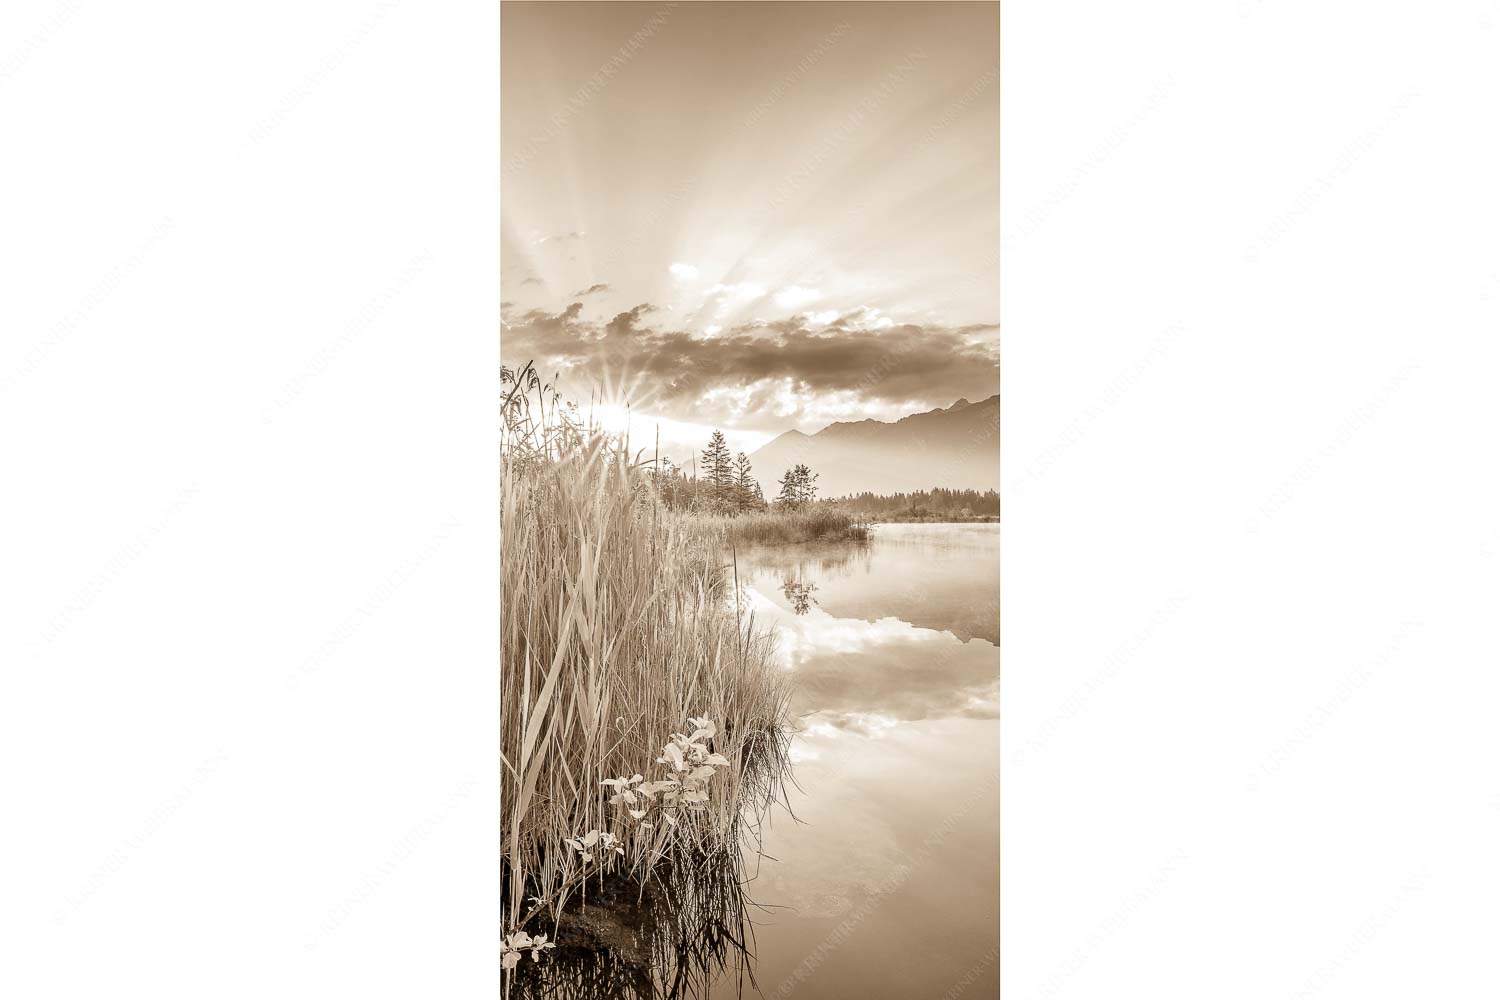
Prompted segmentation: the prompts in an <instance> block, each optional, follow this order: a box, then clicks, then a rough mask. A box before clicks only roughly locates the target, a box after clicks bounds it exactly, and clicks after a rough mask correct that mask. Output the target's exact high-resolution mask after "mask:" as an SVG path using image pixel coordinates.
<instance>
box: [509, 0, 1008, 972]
mask: <svg viewBox="0 0 1500 1000" xmlns="http://www.w3.org/2000/svg"><path fill="white" fill-rule="evenodd" d="M500 36H501V52H500V56H501V59H500V67H501V91H500V104H501V120H500V133H501V150H500V154H501V215H500V224H501V234H500V235H501V246H500V254H501V298H502V302H501V330H500V358H501V364H502V367H501V371H500V427H501V455H500V478H501V484H500V485H501V489H500V492H501V497H500V503H501V508H500V520H501V524H500V528H501V579H500V586H501V608H500V629H501V663H500V669H501V702H500V813H501V814H500V841H499V843H500V873H501V917H500V921H501V926H500V961H501V965H502V986H503V990H504V994H505V996H507V997H510V998H570V1000H571V998H577V1000H589V998H622V1000H623V998H643V1000H645V998H651V1000H655V998H716V1000H717V998H729V997H735V998H738V997H767V998H785V997H805V998H808V1000H843V998H859V1000H910V998H932V1000H939V998H942V1000H960V998H968V1000H988V998H992V997H996V996H998V982H999V962H1000V956H999V934H1000V928H999V922H1000V916H999V914H1000V903H999V878H1000V875H999V839H1000V830H999V794H1000V792H999V745H1000V744H999V732H1000V722H999V714H1000V713H999V688H1000V648H999V647H1000V593H999V572H1000V523H999V522H1000V515H1001V510H1000V495H999V486H1000V483H999V477H1000V331H999V312H1000V293H999V243H1000V218H999V215H1000V198H999V180H1000V177H999V174H1000V87H999V74H1000V66H999V62H1000V9H999V5H998V4H997V3H866V2H857V3H797V4H793V3H754V2H743V3H741V2H736V3H608V4H606V3H526V2H505V3H502V4H501V31H500Z"/></svg>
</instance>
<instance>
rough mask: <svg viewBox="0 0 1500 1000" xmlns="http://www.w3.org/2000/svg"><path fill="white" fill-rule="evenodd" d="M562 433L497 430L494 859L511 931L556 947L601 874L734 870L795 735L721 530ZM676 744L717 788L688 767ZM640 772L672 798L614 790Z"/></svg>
mask: <svg viewBox="0 0 1500 1000" xmlns="http://www.w3.org/2000/svg"><path fill="white" fill-rule="evenodd" d="M512 378H513V379H516V377H515V376H512ZM510 384H511V385H513V386H515V387H516V388H517V390H518V392H519V395H516V394H514V393H513V394H511V395H509V396H507V397H506V399H507V400H508V402H507V404H506V405H507V406H509V407H511V408H517V409H519V408H520V407H522V406H523V404H521V403H517V402H515V400H516V399H523V400H524V399H526V398H528V392H529V395H530V398H533V399H545V398H546V397H545V396H544V395H542V393H543V391H544V387H539V386H537V385H535V384H531V385H529V387H528V381H527V379H526V378H525V370H523V372H522V373H521V378H519V379H516V380H515V381H513V382H512V383H510ZM552 419H555V418H553V417H549V418H546V419H541V420H539V419H537V418H536V416H535V414H532V415H530V416H525V415H522V414H520V413H507V414H506V415H505V420H504V421H502V427H503V432H502V451H501V560H500V563H501V614H500V622H501V626H500V627H501V699H500V732H501V746H500V808H501V824H502V829H501V836H500V849H501V872H502V884H501V903H502V912H503V920H504V923H505V927H504V928H502V932H503V934H504V933H526V932H529V933H530V934H532V935H535V934H537V933H539V932H545V933H549V934H551V935H552V936H553V937H555V936H556V934H557V933H558V928H559V925H560V924H561V923H562V922H563V921H564V915H565V910H566V907H567V906H568V904H569V902H570V900H573V901H574V902H575V904H576V902H577V900H578V898H579V897H581V898H582V899H585V900H586V898H587V895H588V893H589V891H590V887H591V886H592V887H594V891H595V892H598V891H599V888H600V887H602V886H603V885H604V883H605V880H606V879H628V880H632V881H634V882H635V883H637V884H639V885H644V884H645V883H646V881H647V880H648V879H651V878H653V877H661V874H662V873H663V872H664V871H670V873H671V877H672V878H673V880H674V884H676V885H678V886H679V887H680V886H681V884H682V881H683V878H684V873H686V872H690V871H692V870H694V869H695V868H699V869H702V870H704V871H707V866H709V865H712V866H714V871H715V872H716V873H721V872H722V870H723V866H725V865H728V866H730V870H731V871H732V872H738V871H739V866H740V864H741V860H740V859H741V858H742V856H743V852H742V849H743V848H744V847H746V846H747V845H748V846H750V847H752V848H753V847H754V846H756V845H755V843H754V837H755V830H756V829H757V817H758V816H759V815H760V813H761V812H762V811H763V810H764V809H765V808H766V807H767V806H768V805H769V804H770V803H771V802H772V801H774V800H775V799H776V798H777V797H778V796H779V795H780V794H781V792H780V789H781V782H782V780H783V778H784V777H785V775H786V773H787V769H788V767H789V764H788V757H787V740H788V729H789V721H788V710H787V690H786V683H785V678H784V676H783V675H782V673H781V671H780V669H779V667H778V666H777V664H776V662H775V658H774V648H773V642H774V637H773V635H772V634H771V633H768V632H766V631H763V630H758V629H757V628H756V626H755V622H754V620H753V618H752V617H749V616H745V617H741V615H740V613H739V611H738V608H737V603H736V601H735V600H734V587H735V581H734V579H733V573H732V569H726V564H727V563H729V560H728V559H727V553H726V549H725V538H724V533H723V531H722V529H721V528H720V527H718V526H716V525H713V524H705V523H701V522H699V521H696V520H693V519H690V518H686V517H683V516H680V515H675V514H672V513H671V512H669V511H667V510H665V509H664V507H663V506H662V505H661V504H660V503H659V501H658V500H657V499H656V497H655V495H654V493H653V491H652V490H651V488H650V485H649V483H648V482H647V480H646V477H645V476H644V475H643V473H642V471H641V470H640V468H639V467H638V466H636V465H634V464H632V463H631V461H630V460H629V458H628V454H627V452H626V449H625V447H624V446H623V442H619V441H613V442H612V441H610V440H608V439H606V438H604V437H602V436H600V435H597V434H591V433H589V432H588V430H587V428H584V429H582V430H579V429H578V428H576V427H574V428H572V429H571V430H568V429H563V430H559V429H557V428H556V427H554V426H550V425H549V421H550V420H552ZM730 565H732V564H730ZM689 720H693V721H691V722H690V721H689ZM705 733H706V735H705ZM673 734H678V735H679V736H680V737H681V738H682V740H684V741H688V743H685V744H683V745H689V744H692V745H696V746H697V747H700V748H701V750H699V751H697V752H698V754H699V756H700V757H701V756H703V755H704V754H711V755H712V758H713V760H712V761H711V762H710V763H708V764H707V765H704V766H705V767H706V768H707V771H708V772H709V773H708V774H706V775H700V776H699V777H697V778H694V777H692V774H691V773H688V771H685V770H679V769H677V768H676V767H675V765H674V763H673V758H672V757H671V756H670V755H669V754H668V753H667V752H665V751H664V747H665V746H666V745H667V744H668V743H669V742H671V740H672V737H673ZM690 734H691V735H690ZM720 762H722V763H720ZM694 773H696V771H695V772H694ZM636 775H640V776H641V781H640V782H635V783H634V787H635V788H636V790H637V791H640V787H639V786H640V784H641V783H646V784H648V786H649V785H650V784H651V783H660V785H661V786H662V787H661V788H660V789H658V790H657V791H658V792H659V794H655V795H651V796H647V795H644V794H642V795H639V796H637V795H635V794H634V793H632V795H631V796H629V798H630V799H631V800H632V801H631V802H626V801H624V800H623V799H622V797H621V794H620V785H619V784H618V783H615V784H605V782H606V781H611V782H618V779H621V778H625V779H633V778H634V777H635V776H636ZM671 786H675V789H672V788H671ZM627 787H629V786H627ZM648 790H649V789H648ZM700 794H701V798H700V797H699V796H700ZM669 800H670V801H669ZM635 807H639V808H635ZM590 834H593V837H592V839H590V840H586V839H585V838H587V837H589V835H590ZM570 841H572V842H573V844H572V846H570V844H569V842H570ZM614 844H617V845H618V847H617V848H616V847H614V846H611V845H614ZM714 879H715V884H721V882H722V877H721V875H720V874H715V876H714ZM732 881H733V882H734V884H736V885H738V880H737V879H732ZM680 892H681V890H680V889H679V894H680ZM742 902H743V901H739V903H737V904H736V905H737V906H741V907H742ZM541 955H543V956H545V955H547V953H546V952H542V953H541ZM514 960H515V959H514V956H513V957H512V961H514ZM522 960H523V961H525V962H527V963H531V962H532V958H531V957H529V956H528V957H524V958H523V959H522ZM539 961H541V962H546V961H548V958H547V957H540V958H539ZM508 982H509V979H507V983H508ZM507 988H508V986H507Z"/></svg>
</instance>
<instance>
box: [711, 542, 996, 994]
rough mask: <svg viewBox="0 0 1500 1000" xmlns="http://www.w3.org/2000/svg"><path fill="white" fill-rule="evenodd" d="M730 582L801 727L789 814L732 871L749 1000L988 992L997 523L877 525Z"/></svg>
mask: <svg viewBox="0 0 1500 1000" xmlns="http://www.w3.org/2000/svg"><path fill="white" fill-rule="evenodd" d="M738 572H739V580H740V584H741V586H742V588H743V591H742V596H743V598H744V599H746V600H748V602H749V607H750V608H751V609H752V610H753V611H754V614H755V617H756V622H757V624H759V625H773V624H774V625H775V626H777V628H778V630H779V631H780V633H781V650H780V655H781V657H782V666H783V669H785V670H786V671H787V672H788V673H789V674H790V675H791V676H792V678H793V680H794V682H795V683H794V690H795V694H794V696H793V708H794V712H795V714H796V715H797V717H798V719H799V722H800V726H801V731H800V732H799V734H798V735H797V736H796V738H795V739H794V742H793V745H792V755H793V761H794V765H795V769H794V772H793V777H794V779H795V782H796V787H793V788H791V789H789V792H788V794H789V799H790V804H791V811H792V813H793V814H795V817H796V818H795V819H793V818H792V816H790V815H788V814H787V812H786V810H785V809H777V810H776V811H775V812H774V813H773V815H772V816H771V817H770V819H769V821H768V824H767V827H766V828H765V830H764V831H763V832H764V839H765V842H764V853H765V854H766V855H768V857H765V858H762V859H758V860H757V859H752V860H751V864H750V865H749V868H750V872H751V873H752V874H753V875H754V876H755V877H754V880H753V881H752V882H751V883H750V884H749V887H748V888H749V890H750V895H751V897H752V899H754V901H755V902H756V903H757V904H760V905H761V906H764V907H767V908H768V910H767V911H766V912H758V913H756V914H755V915H754V919H755V921H756V927H755V948H754V951H755V955H756V960H755V963H754V969H755V977H756V980H757V983H758V985H759V987H760V989H761V991H762V992H763V993H764V995H765V996H766V997H807V998H809V1000H844V998H850V1000H855V998H857V1000H886V998H889V1000H898V998H899V1000H910V998H914V997H930V998H932V1000H939V998H943V997H945V996H948V997H953V998H957V997H962V998H965V1000H987V998H990V997H994V996H998V979H999V974H998V968H997V964H998V951H997V944H998V940H999V924H1000V902H999V881H1000V867H999V866H1000V860H999V843H1000V818H999V795H1000V791H999V747H1000V727H999V691H1000V592H999V586H1000V526H999V525H998V524H883V525H880V526H878V527H877V528H876V529H875V538H874V540H873V541H871V542H870V543H868V544H867V545H859V546H856V545H851V544H838V545H802V546H789V547H780V548H765V549H760V548H756V549H749V550H743V551H741V552H739V553H738ZM773 859H774V860H773ZM733 978H734V977H732V976H730V977H725V978H724V979H723V980H721V981H720V982H719V983H718V984H717V986H716V987H715V991H714V997H715V998H716V1000H718V998H727V997H733V996H735V995H736V988H735V986H736V984H735V983H734V982H733ZM950 991H952V992H951V993H950ZM746 992H747V994H750V995H753V993H752V992H751V991H749V990H747V991H746Z"/></svg>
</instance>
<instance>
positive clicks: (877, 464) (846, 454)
mask: <svg viewBox="0 0 1500 1000" xmlns="http://www.w3.org/2000/svg"><path fill="white" fill-rule="evenodd" d="M999 431H1000V395H999V393H996V394H995V395H993V396H990V397H989V398H987V399H983V400H980V401H979V402H977V403H970V402H969V401H968V400H967V399H959V400H955V401H954V403H953V405H952V406H949V407H947V408H944V407H935V408H933V409H931V410H927V411H925V412H921V413H910V414H907V415H906V416H904V417H900V418H898V419H896V420H892V421H883V420H874V419H866V420H855V421H836V422H834V423H831V424H829V425H828V426H826V427H824V428H823V429H822V430H820V431H817V432H816V433H813V434H804V433H803V432H801V431H798V430H789V431H786V432H784V433H782V434H780V435H778V436H777V437H775V438H773V439H772V440H771V441H769V442H767V443H766V444H764V445H762V446H761V447H760V448H758V449H756V450H755V451H754V452H752V453H751V454H750V456H749V458H750V461H751V464H752V465H754V466H755V470H756V478H757V479H758V480H760V483H761V488H762V489H763V490H764V491H765V494H766V496H767V497H768V498H772V497H775V496H776V494H777V493H778V492H779V491H780V486H779V484H778V482H777V480H778V479H779V478H780V477H781V476H782V475H783V474H785V472H786V470H787V469H789V468H791V467H792V466H793V465H796V464H798V463H799V462H801V463H805V464H807V465H808V466H810V467H811V468H812V470H813V471H814V472H816V473H817V474H818V494H819V495H820V496H844V495H847V494H851V493H861V492H864V491H866V490H868V491H870V492H872V493H894V492H908V491H911V490H921V489H931V488H933V487H948V488H953V489H966V488H972V489H999V487H1000V435H999Z"/></svg>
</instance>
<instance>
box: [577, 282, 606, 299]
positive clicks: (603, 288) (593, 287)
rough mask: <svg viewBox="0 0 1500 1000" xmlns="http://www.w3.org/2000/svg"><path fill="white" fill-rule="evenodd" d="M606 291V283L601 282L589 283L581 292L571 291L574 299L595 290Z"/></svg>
mask: <svg viewBox="0 0 1500 1000" xmlns="http://www.w3.org/2000/svg"><path fill="white" fill-rule="evenodd" d="M607 291H609V286H608V285H606V284H604V283H603V282H600V283H599V284H597V285H590V286H589V287H587V288H585V289H584V290H583V291H581V292H574V293H573V298H575V299H576V298H580V297H582V296H584V295H593V294H594V293H595V292H607Z"/></svg>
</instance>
